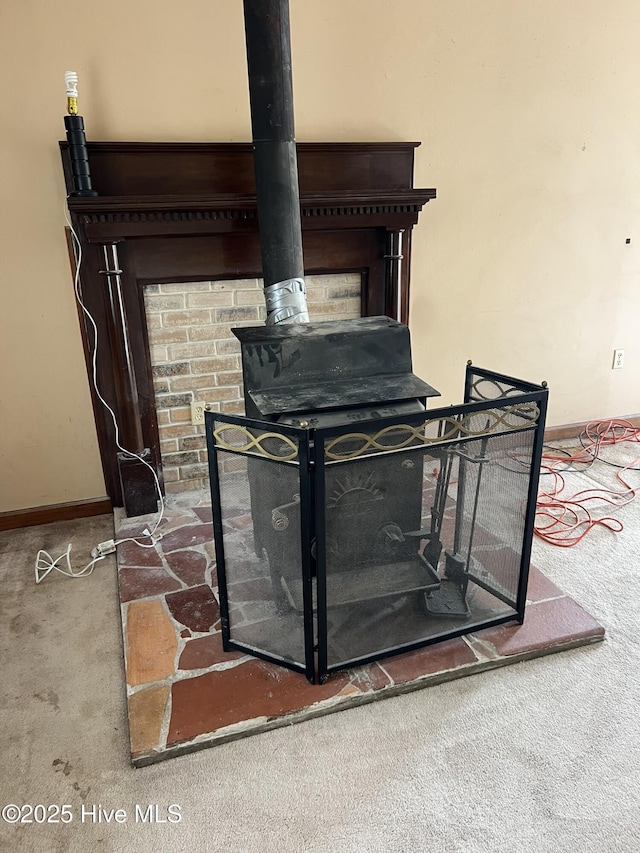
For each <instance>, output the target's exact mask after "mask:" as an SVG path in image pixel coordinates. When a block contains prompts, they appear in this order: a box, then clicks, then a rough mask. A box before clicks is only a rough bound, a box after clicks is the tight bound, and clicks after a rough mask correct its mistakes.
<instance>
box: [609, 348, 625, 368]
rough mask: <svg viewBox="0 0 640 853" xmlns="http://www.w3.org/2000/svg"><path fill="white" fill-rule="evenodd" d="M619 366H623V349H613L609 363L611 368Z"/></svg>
mask: <svg viewBox="0 0 640 853" xmlns="http://www.w3.org/2000/svg"><path fill="white" fill-rule="evenodd" d="M621 367H624V350H623V349H614V351H613V364H612V365H611V369H612V370H619V369H620V368H621Z"/></svg>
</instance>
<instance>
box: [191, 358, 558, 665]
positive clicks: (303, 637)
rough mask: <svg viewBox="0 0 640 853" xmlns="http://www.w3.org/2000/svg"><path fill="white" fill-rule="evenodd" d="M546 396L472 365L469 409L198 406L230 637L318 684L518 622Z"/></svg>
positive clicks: (236, 645)
mask: <svg viewBox="0 0 640 853" xmlns="http://www.w3.org/2000/svg"><path fill="white" fill-rule="evenodd" d="M546 396H547V391H546V389H544V388H542V387H540V386H536V385H530V384H528V383H524V382H519V381H517V380H514V379H511V378H508V377H503V376H500V375H497V374H494V373H490V372H488V371H483V370H479V369H478V368H475V367H469V368H468V369H467V376H466V387H465V402H464V404H462V405H460V406H456V407H448V408H442V409H436V410H433V411H431V412H428V413H427V412H422V413H421V414H419V415H415V414H414V415H410V416H407V415H404V416H395V417H387V418H379V419H373V420H371V419H369V420H366V422H363V423H361V424H354V423H350V424H349V425H341V426H332V427H330V428H326V429H310V428H302V427H300V428H298V427H293V426H282V425H280V424H276V423H265V422H259V421H255V420H251V419H248V418H244V417H238V416H231V415H221V414H217V413H207V440H208V448H209V464H210V474H211V489H212V501H213V516H214V534H215V544H216V554H217V571H218V585H219V596H220V603H221V611H222V630H223V640H224V644H225V648H226V649H240V650H245V651H247V652H249V653H251V654H254V655H256V656H258V657H263V658H266V659H268V660H271V661H274V662H277V663H280V664H282V665H284V666H287V667H290V668H292V669H296V670H299V671H301V672H304V673H305V674H306V675H307V677H308V678H309V679H310V680H317V679H320V680H323V679H324V678H326V676H327V675H328V674H329V673H331V672H334V671H337V670H341V669H345V668H349V667H352V666H355V665H357V664H362V663H365V662H368V661H372V660H376V659H379V658H382V657H385V656H388V655H392V654H397V653H399V652H403V651H408V650H410V649H414V648H418V647H420V646H424V645H427V644H429V643H433V642H437V641H439V640H443V639H446V638H448V637H453V636H457V635H461V634H465V633H468V632H470V631H472V630H474V631H475V630H478V629H480V628H484V627H489V626H491V625H496V624H499V623H501V622H506V621H509V620H518V621H522V620H523V618H524V605H525V599H526V587H527V576H528V565H529V555H530V548H531V538H532V532H533V516H534V512H535V499H536V492H537V481H538V472H539V464H540V454H541V449H542V433H543V429H544V413H545V406H546Z"/></svg>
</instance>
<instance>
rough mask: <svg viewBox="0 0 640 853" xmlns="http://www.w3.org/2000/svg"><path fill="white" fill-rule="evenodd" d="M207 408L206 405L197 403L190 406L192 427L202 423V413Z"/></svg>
mask: <svg viewBox="0 0 640 853" xmlns="http://www.w3.org/2000/svg"><path fill="white" fill-rule="evenodd" d="M207 408H208V405H207V403H203V402H201V401H197V402H194V403H192V404H191V423H192V424H193V425H194V426H198V425H199V424H203V423H204V412H205V409H207Z"/></svg>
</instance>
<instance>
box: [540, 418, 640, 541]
mask: <svg viewBox="0 0 640 853" xmlns="http://www.w3.org/2000/svg"><path fill="white" fill-rule="evenodd" d="M580 441H581V444H582V448H581V449H580V450H579V451H577V452H576V453H574V454H570V453H567V454H566V455H564V456H559V455H550V454H543V456H542V465H541V469H540V471H541V474H546V475H550V476H551V477H552V481H553V486H552V488H550V489H548V490H546V491H545V490H544V489H541V490H540V491H539V493H538V502H537V507H536V520H535V525H534V532H535V533H536V535H537V536H539V537H540V538H541V539H543V540H544V541H545V542H549V543H550V544H551V545H557V546H558V547H560V548H571V547H572V546H574V545H577V544H578V542H580V541H581V540H582V539H584V537H585V536H586V535H587V533H589V531H591V530H593V528H594V527H599V526H600V527H606V528H607V529H608V530H611V531H612V532H613V533H620V531H621V530H622V529H623V524H622V522H621V521H619V520H618V519H617V518H612V517H611V516H604V517H596V516H595V515H594V513H595V512H596V510H597V506H602V504H609V505H610V506H614V507H615V508H616V509H619V508H620V507H623V506H626V505H627V504H628V503H630V502H631V501H632V500H633V499H634V498H635V496H636V493H637V491H638V489H639V488H640V487H633V486H632V485H631V484H630V483H628V482H627V481H626V480H625V478H624V477H623V474H624V473H625V472H626V471H629V470H640V469H638V468H637V467H636V464H637V463H638V462H640V456H638V457H637V458H636V459H634V461H633V462H630V463H629V464H628V465H626V466H624V467H621V466H614V467H619V468H620V470H619V471H618V473H617V475H616V476H617V478H618V480H619V481H620V483H621V485H622V486H623V487H624V488H623V489H622V490H621V491H614V490H613V489H607V488H604V487H603V488H595V489H583V490H582V491H579V492H575V493H574V494H568V493H567V491H566V482H565V478H564V477H563V476H562V472H563V471H564V472H566V471H567V466H569V465H570V466H575V465H587V466H589V467H590V466H591V465H593V464H594V462H595V461H596V460H597V459H598V458H599V455H600V450H601V448H603V447H608V446H610V445H612V444H620V443H621V442H623V441H630V442H636V443H638V444H640V429H636V428H635V427H634V426H633V424H631V423H629V422H628V421H622V420H610V421H592V422H591V423H589V424H587V427H586V429H585V431H584V432H583V433H582V435H581V437H580ZM603 461H604V460H603ZM607 464H612V463H607ZM583 470H586V469H583ZM542 482H543V483H544V480H543V481H542ZM594 505H595V506H594Z"/></svg>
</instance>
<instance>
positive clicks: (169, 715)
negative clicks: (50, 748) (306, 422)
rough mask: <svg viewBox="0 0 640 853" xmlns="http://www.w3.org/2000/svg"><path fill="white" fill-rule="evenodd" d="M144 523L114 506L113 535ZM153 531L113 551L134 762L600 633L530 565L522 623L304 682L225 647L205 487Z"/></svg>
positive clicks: (171, 508)
mask: <svg viewBox="0 0 640 853" xmlns="http://www.w3.org/2000/svg"><path fill="white" fill-rule="evenodd" d="M152 521H153V519H152V517H149V518H144V519H141V518H137V519H126V518H124V517H121V516H120V515H119V514H117V515H116V536H117V538H118V539H124V538H126V537H128V536H134V535H136V534H137V533H139V532H140V530H142V529H143V528H144V527H145V526H146V525H147V524H148V523H149V522H152ZM161 530H162V533H163V538H162V539H161V540H160V541H159V542H158V543H157V544H156V546H155V547H154V548H140V547H138V546H137V545H135V544H134V543H132V542H126V543H124V544H122V545H119V546H118V550H117V557H118V577H119V590H120V602H121V610H122V626H123V631H124V648H125V669H126V683H127V697H128V713H129V731H130V739H131V759H132V762H133V764H134V765H138V766H142V765H145V764H150V763H152V762H155V761H159V760H162V759H164V758H169V757H172V756H176V755H180V754H182V753H185V752H190V751H193V750H195V749H200V748H203V747H206V746H212V745H214V744H217V743H222V742H225V741H229V740H233V739H237V738H240V737H246V736H248V735H252V734H257V733H259V732H263V731H267V730H269V729H273V728H276V727H278V726H284V725H289V724H291V723H295V722H300V721H303V720H305V719H309V718H310V717H314V716H319V715H321V714H327V713H331V712H333V711H339V710H343V709H347V708H352V707H354V706H356V705H360V704H364V703H366V702H370V701H374V700H377V699H383V698H387V697H391V696H394V695H397V694H399V693H403V692H407V691H409V690H415V689H418V688H422V687H428V686H429V685H431V684H436V683H439V682H442V681H446V680H449V679H453V678H459V677H461V676H464V675H471V674H473V673H477V672H481V671H483V670H487V669H492V668H495V667H498V666H505V665H507V664H511V663H516V662H518V661H521V660H525V659H527V658H531V657H537V656H540V655H544V654H549V653H551V652H556V651H562V650H564V649H567V648H572V647H574V646H578V645H583V644H587V643H593V642H597V641H598V640H602V639H603V638H604V629H603V628H602V627H601V626H600V625H598V623H597V622H596V621H595V620H594V619H593V618H592V617H591V616H590V615H589V614H588V613H586V612H585V611H584V610H583V609H582V608H581V607H580V606H579V605H578V604H577V603H576V602H575V601H574V600H573V599H571V598H570V597H569V596H567V595H565V594H564V593H563V592H562V591H561V590H560V589H558V587H556V586H555V585H554V584H553V583H551V581H549V580H548V578H546V577H545V576H544V575H542V574H541V573H540V572H539V571H538V570H537V569H535V568H533V567H532V568H531V574H530V583H529V594H528V604H527V612H526V618H525V621H524V624H523V625H517V624H507V625H502V626H499V627H497V628H491V629H486V630H484V631H478V632H475V633H473V634H469V635H467V636H466V637H464V638H455V639H451V640H447V641H445V642H441V643H437V644H436V645H433V646H428V647H426V648H424V649H420V650H418V651H414V652H409V653H406V654H402V655H399V656H397V657H392V658H387V659H386V660H384V661H380V662H377V663H373V664H369V665H367V666H363V667H359V668H357V669H353V670H349V671H346V672H344V673H341V674H338V675H334V676H332V677H330V678H329V679H328V680H327V682H326V683H325V684H323V685H311V684H309V683H308V681H307V680H306V678H305V677H304V676H303V675H301V674H299V673H295V672H292V671H289V670H286V669H283V668H282V667H277V666H275V665H272V664H270V663H266V662H264V661H261V660H257V659H256V658H253V657H250V656H249V655H245V654H242V653H240V652H224V651H223V649H222V640H221V633H220V610H219V607H218V601H217V599H216V592H217V581H216V575H215V553H214V547H213V541H212V539H213V536H212V527H211V506H210V504H209V501H208V496H205V493H204V492H190V493H188V494H185V495H176V496H173V497H171V498H170V499H169V501H168V506H167V509H166V513H165V518H164V520H163V522H162V526H161Z"/></svg>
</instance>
